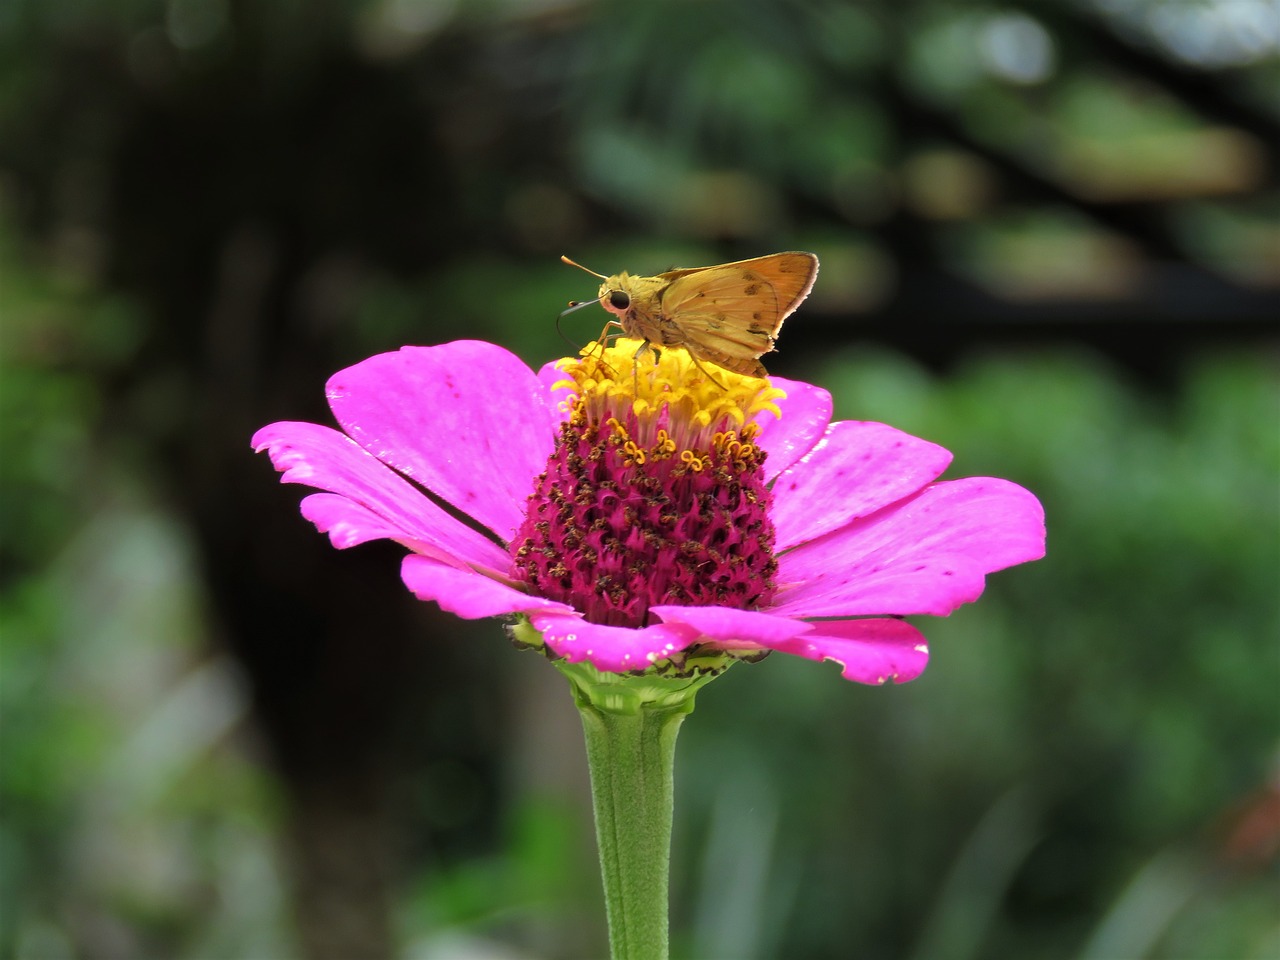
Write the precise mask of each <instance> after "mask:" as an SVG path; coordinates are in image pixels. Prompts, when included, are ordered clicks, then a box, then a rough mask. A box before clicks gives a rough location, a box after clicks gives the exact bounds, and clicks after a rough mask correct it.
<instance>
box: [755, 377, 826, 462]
mask: <svg viewBox="0 0 1280 960" xmlns="http://www.w3.org/2000/svg"><path fill="white" fill-rule="evenodd" d="M769 382H770V383H772V384H773V385H774V386H775V387H777V388H778V389H779V390H785V391H786V394H787V395H786V396H785V397H783V398H782V399H781V400H779V401H777V404H778V409H779V410H781V411H782V418H781V419H779V418H777V417H775V416H774V415H773V414H771V413H762V414H760V415H759V416H758V417H757V418H756V423H758V424H760V436H759V437H758V438H757V439H756V441H755V443H756V445H757V446H759V447H761V448H763V449H764V450H765V451H767V452H768V454H769V456H768V458H767V459H766V460H765V462H764V474H765V480H766V482H767V481H769V480H772V479H773V478H774V477H776V476H777V475H778V474H780V473H781V472H782V471H783V470H785V469H787V467H789V466H791V465H792V464H793V463H795V462H796V461H797V460H799V459H800V458H801V457H803V456H804V455H805V454H806V453H808V452H809V451H810V450H811V449H812V448H813V445H814V444H815V443H817V442H818V440H819V438H820V437H821V436H822V434H823V433H824V432H825V431H826V429H827V424H829V423H830V422H831V394H829V393H828V392H827V391H826V390H823V389H822V388H821V387H815V386H814V385H813V384H811V383H805V382H804V381H803V380H787V379H785V378H783V377H770V378H769Z"/></svg>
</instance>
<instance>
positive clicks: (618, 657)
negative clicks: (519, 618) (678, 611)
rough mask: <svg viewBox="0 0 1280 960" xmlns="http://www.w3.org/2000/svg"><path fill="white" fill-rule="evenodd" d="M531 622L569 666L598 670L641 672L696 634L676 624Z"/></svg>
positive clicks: (573, 619)
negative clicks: (586, 665) (584, 663)
mask: <svg viewBox="0 0 1280 960" xmlns="http://www.w3.org/2000/svg"><path fill="white" fill-rule="evenodd" d="M529 620H530V622H531V623H532V624H533V626H534V628H535V629H537V631H538V632H539V633H541V634H542V638H543V640H545V641H546V643H547V646H549V647H550V648H551V649H552V650H554V651H555V652H556V653H558V654H559V655H560V656H562V657H564V658H565V659H566V660H568V661H569V662H570V663H578V662H579V661H581V660H586V661H587V662H588V663H590V664H591V665H592V666H593V667H595V668H596V669H597V670H608V671H610V672H612V673H621V672H624V671H627V670H644V669H646V668H648V667H649V666H651V665H652V664H653V663H654V662H656V661H658V660H662V659H664V658H666V657H669V656H671V654H673V653H675V652H676V651H678V650H683V649H684V648H685V647H687V646H689V645H690V644H692V643H695V642H696V641H697V639H698V631H697V630H695V629H694V628H693V627H688V626H684V625H682V624H678V623H658V624H653V625H651V626H648V627H639V628H636V629H632V628H631V627H609V626H604V625H603V624H599V623H588V622H587V621H586V620H583V619H581V618H580V617H577V616H574V615H569V616H566V615H564V614H557V613H534V614H531V615H530V617H529Z"/></svg>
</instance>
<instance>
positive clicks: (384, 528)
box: [252, 421, 510, 570]
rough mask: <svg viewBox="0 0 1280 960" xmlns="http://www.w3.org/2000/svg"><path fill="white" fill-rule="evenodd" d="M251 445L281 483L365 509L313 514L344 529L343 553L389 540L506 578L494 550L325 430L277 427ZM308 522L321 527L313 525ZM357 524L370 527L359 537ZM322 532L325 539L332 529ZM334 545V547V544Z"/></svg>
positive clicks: (504, 564)
mask: <svg viewBox="0 0 1280 960" xmlns="http://www.w3.org/2000/svg"><path fill="white" fill-rule="evenodd" d="M252 442H253V446H254V449H255V450H259V451H261V450H266V451H267V453H268V455H269V456H270V457H271V462H272V464H274V465H275V468H276V469H277V470H279V471H281V472H282V473H283V474H284V476H282V477H281V478H280V481H281V482H282V483H303V484H306V485H307V486H310V487H317V488H318V489H321V490H327V491H329V492H330V493H334V494H339V495H340V496H342V497H344V498H346V499H347V500H348V501H350V502H351V503H353V504H354V505H356V506H357V507H358V508H362V509H363V512H360V511H359V510H353V511H351V512H349V513H348V514H347V516H346V517H345V518H340V517H338V516H337V514H335V513H333V512H332V511H333V510H334V509H335V508H334V507H333V506H332V504H329V505H328V506H326V507H325V508H324V509H325V511H326V512H324V513H318V514H317V515H318V516H321V518H322V519H323V521H324V523H326V524H329V523H330V522H332V523H333V524H338V523H340V522H343V523H345V524H346V527H345V529H343V530H342V532H341V533H340V535H339V536H340V538H341V539H343V540H344V541H345V542H346V545H347V546H351V545H353V544H355V543H363V542H365V541H367V540H375V539H378V538H380V537H389V538H390V539H393V540H398V541H400V542H402V543H404V544H405V545H406V546H409V545H411V544H414V545H417V546H411V547H410V549H418V548H419V547H420V546H421V545H429V546H430V547H432V548H434V549H435V550H436V551H438V552H439V553H440V554H442V555H444V556H448V557H454V558H456V560H457V561H458V562H461V563H465V564H471V565H473V566H477V567H484V568H493V569H498V570H506V569H507V567H508V566H509V565H510V564H509V561H508V559H507V556H506V554H505V553H504V552H503V550H502V548H500V547H499V546H498V545H497V544H495V543H493V542H492V541H491V540H489V539H488V538H486V537H485V536H484V535H483V534H481V533H479V532H478V531H476V530H472V529H471V528H470V527H468V526H466V525H465V524H463V523H461V522H459V521H458V520H455V519H454V518H453V517H451V516H449V514H447V513H445V512H444V510H442V509H441V508H440V507H438V506H436V505H435V504H434V503H432V502H431V501H430V500H429V499H427V498H426V497H425V496H423V494H422V492H421V491H420V490H418V489H416V488H415V487H414V486H413V484H411V483H409V482H408V481H406V480H405V479H404V478H403V477H401V476H399V475H398V474H396V473H395V472H394V471H392V470H390V469H388V468H387V466H386V465H385V464H383V463H381V462H380V461H379V460H377V458H375V457H373V456H372V455H371V454H369V453H368V452H366V451H364V450H361V449H360V447H359V446H358V445H357V444H356V443H355V442H354V441H353V440H352V439H351V438H350V437H347V436H344V435H343V434H341V433H339V432H338V431H337V430H334V429H332V428H331V427H324V426H321V425H320V424H318V423H302V422H297V421H293V422H291V421H282V422H280V423H273V424H271V425H269V426H266V427H263V428H262V429H261V430H259V431H258V432H257V433H255V434H254V435H253V441H252ZM304 502H305V501H304ZM321 503H322V504H323V503H326V502H325V501H321ZM313 509H317V510H319V507H318V506H315V507H313ZM307 519H309V520H311V521H312V522H313V523H316V524H317V526H319V521H317V520H316V519H315V517H312V516H308V517H307ZM362 524H370V526H369V528H368V529H367V530H363V531H362V530H360V529H357V528H359V527H360V526H361V525H362ZM320 529H321V532H325V531H328V530H330V527H329V526H321V527H320ZM334 545H335V546H339V543H338V541H337V540H334Z"/></svg>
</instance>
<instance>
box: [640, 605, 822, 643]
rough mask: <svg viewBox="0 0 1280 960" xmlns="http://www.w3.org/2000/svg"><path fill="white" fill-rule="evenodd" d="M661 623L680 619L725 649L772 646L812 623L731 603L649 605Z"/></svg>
mask: <svg viewBox="0 0 1280 960" xmlns="http://www.w3.org/2000/svg"><path fill="white" fill-rule="evenodd" d="M649 612H650V613H656V614H657V615H658V616H660V617H661V618H662V620H663V622H664V623H681V624H684V625H686V626H689V627H692V628H693V629H695V630H697V631H698V633H699V634H700V635H701V636H702V639H703V640H711V641H714V642H715V643H716V644H717V645H718V646H721V647H725V648H726V649H733V650H743V649H751V648H760V649H773V648H774V647H777V646H778V645H779V644H781V643H784V642H786V641H788V640H791V639H793V638H795V637H798V636H800V634H802V633H807V632H808V631H809V630H812V629H813V625H812V624H809V623H805V622H804V621H803V620H793V619H791V618H790V617H776V616H773V615H772V614H768V613H758V612H756V611H755V610H735V609H733V608H731V607H678V606H672V605H670V604H663V605H660V606H654V607H650V608H649Z"/></svg>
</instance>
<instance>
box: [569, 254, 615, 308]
mask: <svg viewBox="0 0 1280 960" xmlns="http://www.w3.org/2000/svg"><path fill="white" fill-rule="evenodd" d="M560 261H561V262H562V263H567V264H568V265H569V266H571V267H577V268H578V269H579V270H585V271H586V272H587V273H589V274H591V275H592V276H593V277H599V278H600V279H601V280H608V279H609V278H608V277H606V276H605V275H604V274H603V273H596V272H595V271H594V270H587V268H586V267H584V266H583V265H582V264H580V263H578V262H577V261H575V260H570V259H569V258H568V257H566V256H565V255H564V254H561V255H560ZM593 302H594V301H593Z"/></svg>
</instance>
